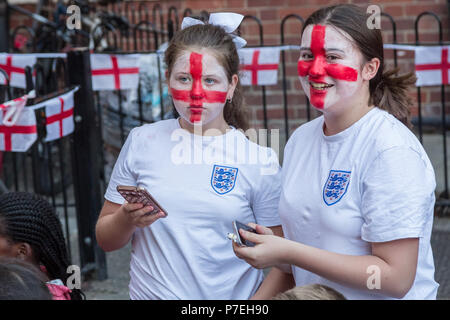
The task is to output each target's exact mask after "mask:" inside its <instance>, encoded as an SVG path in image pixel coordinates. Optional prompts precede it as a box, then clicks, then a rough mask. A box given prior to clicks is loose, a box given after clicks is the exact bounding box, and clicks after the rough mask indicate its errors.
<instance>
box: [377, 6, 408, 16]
mask: <svg viewBox="0 0 450 320" xmlns="http://www.w3.org/2000/svg"><path fill="white" fill-rule="evenodd" d="M381 8H382V12H385V13H387V14H389V15H391V16H392V17H394V19H395V17H401V16H403V15H404V14H405V5H397V4H395V5H389V4H385V5H381Z"/></svg>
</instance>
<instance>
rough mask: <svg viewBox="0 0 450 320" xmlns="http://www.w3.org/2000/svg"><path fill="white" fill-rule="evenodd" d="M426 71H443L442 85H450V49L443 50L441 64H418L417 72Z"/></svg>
mask: <svg viewBox="0 0 450 320" xmlns="http://www.w3.org/2000/svg"><path fill="white" fill-rule="evenodd" d="M425 70H441V71H442V84H449V82H448V71H449V70H450V63H449V62H448V49H447V48H446V49H442V54H441V63H440V64H439V63H437V64H417V65H416V71H425Z"/></svg>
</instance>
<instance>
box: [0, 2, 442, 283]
mask: <svg viewBox="0 0 450 320" xmlns="http://www.w3.org/2000/svg"><path fill="white" fill-rule="evenodd" d="M4 3H5V2H4V1H0V13H1V12H4V13H5V14H6V15H5V17H6V18H5V19H4V20H1V19H0V23H2V25H0V35H1V34H4V33H5V28H6V30H8V25H7V23H8V20H10V19H8V16H9V15H10V14H25V13H24V12H23V10H20V9H17V8H16V7H14V6H9V7H5V6H4ZM76 3H78V4H80V6H81V9H82V14H85V15H86V16H94V17H96V18H98V21H100V22H99V23H97V24H96V25H93V26H91V29H84V30H82V32H81V31H75V32H69V31H67V30H66V29H65V27H64V26H60V25H58V24H57V26H55V25H53V24H51V23H46V22H45V21H44V22H41V23H40V24H43V25H45V28H46V30H47V31H48V37H54V38H55V39H59V41H53V42H51V43H50V44H47V42H45V41H44V42H41V41H43V40H40V39H39V38H37V37H36V34H38V33H37V32H36V30H37V28H39V24H38V26H37V27H36V30H35V29H33V28H29V27H25V26H19V27H17V28H15V29H14V30H11V31H10V32H9V33H8V36H9V40H8V42H7V43H6V44H5V43H3V45H4V46H8V49H9V52H37V51H52V52H58V51H61V50H62V49H63V48H67V45H71V46H73V47H75V46H86V47H89V48H90V50H92V51H93V52H94V53H95V52H102V53H113V54H121V53H140V54H141V55H142V56H146V57H148V60H149V61H148V62H147V67H148V68H147V69H145V70H147V71H144V72H141V74H140V81H139V86H138V89H137V90H134V91H133V90H115V91H95V92H93V91H92V84H91V69H90V63H89V50H88V49H84V50H72V51H70V52H69V53H68V55H67V58H64V59H42V60H40V61H39V63H38V64H37V65H36V66H35V67H34V70H35V72H36V79H37V80H36V83H35V85H34V86H35V88H36V90H37V91H38V97H39V98H43V97H44V96H46V95H49V94H50V95H51V94H55V92H59V91H61V90H64V88H68V87H70V86H72V85H79V86H80V90H79V91H78V92H77V93H76V97H75V98H76V100H75V132H74V133H73V134H72V135H70V136H68V137H65V138H64V139H61V140H58V141H56V142H52V143H43V142H42V141H41V140H40V141H38V142H37V143H36V144H35V145H34V146H33V147H32V148H31V150H30V151H29V152H26V153H12V152H4V153H2V164H3V170H2V173H3V174H2V182H3V185H2V183H1V182H0V190H1V189H3V186H4V191H6V190H30V191H33V192H36V193H38V194H42V195H44V196H46V197H47V198H48V199H49V200H50V201H51V202H52V203H53V205H54V206H55V207H56V208H57V210H58V211H60V212H62V216H63V220H64V222H65V232H66V237H67V242H68V245H69V248H70V247H71V246H70V238H71V237H72V236H76V237H78V241H77V243H78V246H77V247H76V248H73V246H72V251H73V252H72V256H74V252H75V251H76V250H78V255H79V261H80V265H81V267H82V268H83V271H84V273H85V274H90V273H91V272H93V271H94V272H95V274H96V276H97V277H98V278H99V279H105V278H106V277H107V275H106V263H105V255H104V253H103V252H102V251H101V250H100V249H99V248H98V246H97V244H96V242H95V233H94V228H95V222H96V219H97V217H98V214H99V212H100V209H101V205H102V203H103V199H102V195H103V193H104V191H105V188H106V185H107V182H108V180H109V173H110V171H111V169H112V166H113V164H114V162H115V159H116V156H117V154H118V151H119V150H120V147H121V146H122V144H123V142H124V141H125V139H126V136H127V134H128V132H129V130H130V129H131V128H133V127H135V126H138V125H142V124H145V123H151V122H154V121H158V120H160V119H165V118H170V117H173V113H172V103H171V100H170V97H168V96H167V88H166V87H165V81H164V80H165V79H164V69H163V64H162V60H161V55H160V54H159V51H158V49H161V45H162V44H163V43H165V42H167V41H168V40H170V39H171V37H172V36H173V34H174V32H176V30H178V29H179V28H180V24H181V23H180V21H181V19H182V18H183V17H184V16H191V15H193V12H192V10H190V9H186V10H184V11H183V12H182V13H180V12H178V11H177V9H176V8H175V7H171V8H169V10H168V12H167V15H166V16H164V15H163V10H162V8H161V5H160V4H159V3H155V4H153V2H152V4H153V5H152V7H150V3H148V2H141V3H140V4H139V5H136V4H134V3H129V2H124V3H121V4H120V5H119V4H111V5H108V6H105V7H103V8H99V7H90V6H88V5H86V4H84V2H83V3H81V2H76ZM27 15H28V16H30V17H33V16H32V15H30V14H29V13H27ZM196 16H197V17H200V18H203V19H205V18H206V17H207V16H208V13H207V12H206V11H202V12H200V13H199V14H196ZM382 17H383V20H385V21H387V23H388V25H389V26H390V28H389V29H384V30H383V32H389V33H390V35H391V37H392V39H393V41H392V42H393V43H397V28H396V22H395V20H394V18H393V17H392V16H390V15H388V14H386V13H383V14H382ZM425 17H428V18H431V19H434V20H435V25H436V29H435V30H436V35H437V38H438V40H437V41H436V42H433V43H431V42H426V43H422V42H421V32H420V28H419V27H420V21H421V20H422V19H424V18H425ZM33 19H35V18H33ZM303 22H304V18H303V17H302V16H300V15H298V14H295V13H293V14H290V15H287V16H286V17H284V18H283V19H282V20H281V21H280V29H279V30H280V33H279V37H280V43H279V45H286V44H288V43H287V42H288V40H287V37H286V32H285V31H286V25H287V23H297V24H298V30H299V34H300V30H301V26H302V24H303ZM249 24H256V25H257V26H258V30H259V33H258V37H259V42H258V43H256V44H254V46H258V47H260V46H265V42H264V28H263V24H262V22H261V21H260V20H259V19H258V18H257V17H254V16H245V18H244V21H243V23H242V26H243V27H242V28H244V27H245V26H246V25H249ZM41 27H42V26H41ZM414 27H415V29H414V30H415V35H416V41H415V43H411V44H420V45H422V44H426V45H444V44H448V42H444V39H443V29H442V22H441V21H440V18H439V17H438V16H437V15H436V14H434V13H432V12H424V13H422V14H420V15H419V16H418V17H417V18H416V20H415V24H414ZM86 34H87V35H86ZM18 35H23V36H24V37H25V40H24V41H23V43H24V44H23V46H22V47H21V48H19V47H18V46H17V44H16V40H17V36H18ZM242 36H243V37H244V38H245V37H246V35H245V34H242ZM296 44H298V42H297V43H296ZM0 45H1V43H0ZM6 51H7V50H6ZM287 56H288V53H287V52H285V51H282V52H281V57H280V59H281V60H280V73H279V84H278V85H277V89H275V90H279V91H281V92H282V97H283V98H282V109H283V116H282V117H281V119H278V120H281V122H280V123H282V125H281V126H280V127H279V129H280V131H281V132H282V133H283V134H284V140H287V138H288V137H289V135H290V134H291V132H292V124H293V122H294V120H295V124H297V120H298V119H292V118H291V117H290V116H289V114H290V110H291V109H292V108H294V107H299V106H298V105H293V103H290V101H289V100H290V99H289V95H290V94H294V95H298V96H299V97H300V98H301V99H303V100H301V101H303V102H302V103H300V104H301V106H300V107H301V108H302V109H303V110H304V113H303V114H304V117H303V118H302V119H301V121H302V122H305V121H309V120H311V119H312V118H313V117H314V116H315V115H317V113H315V112H314V111H313V110H312V109H311V107H310V104H309V101H308V99H307V98H306V96H305V95H303V94H302V93H301V92H295V90H294V89H293V88H292V86H291V87H290V86H289V83H288V81H287V80H288V72H287V70H288V69H287V68H288V67H289V62H288V60H289V59H288V57H287ZM400 59H401V57H400V56H399V55H398V50H393V56H392V60H393V64H394V65H395V66H397V65H399V62H400ZM34 70H31V69H30V70H28V71H27V74H28V76H27V78H28V79H29V80H28V85H29V87H28V88H27V89H26V90H22V91H21V90H17V89H14V90H13V89H11V88H10V87H9V86H1V87H0V94H1V96H0V101H7V100H10V99H11V98H16V97H18V96H20V95H21V94H23V93H25V92H28V90H30V89H31V88H32V87H33V82H32V81H31V74H32V73H33V72H34ZM148 70H151V72H150V71H148ZM404 71H407V70H404ZM252 90H253V91H255V92H256V91H260V93H259V96H260V99H261V100H260V101H261V109H262V115H263V119H262V122H263V126H264V127H265V128H269V126H270V122H271V121H273V120H274V119H272V118H270V117H269V116H268V99H267V97H268V94H269V93H268V92H270V91H271V90H274V89H273V88H267V87H265V86H261V88H257V89H252ZM423 90H426V89H421V88H417V95H418V116H417V117H416V118H414V119H413V123H414V124H415V131H416V133H417V136H418V137H419V139H420V141H421V142H423V141H424V139H423V138H424V135H425V134H426V133H427V132H433V133H434V134H439V136H440V139H441V140H442V148H441V149H440V151H439V154H438V157H441V158H442V160H443V161H442V171H443V172H442V175H443V176H444V181H443V187H442V190H439V192H440V193H439V194H437V202H436V209H437V212H438V213H439V214H447V211H448V208H450V200H449V197H448V195H449V191H448V190H449V186H448V167H447V160H448V159H447V141H446V139H447V138H446V136H447V129H448V125H449V121H448V118H447V110H446V103H447V102H446V100H445V97H446V90H447V92H448V90H449V89H448V86H444V85H442V86H441V88H440V92H441V99H440V114H441V116H440V117H436V118H433V117H423V116H422V108H423V106H422V99H421V95H422V93H423ZM149 96H151V97H152V99H150V98H149ZM155 97H156V98H155ZM34 102H35V101H34ZM30 103H33V101H31V102H30ZM99 151H101V152H99ZM440 170H441V168H439V170H436V175H437V176H438V175H441V172H440ZM442 175H441V176H442ZM71 214H72V217H74V222H75V223H76V229H77V232H76V234H75V235H74V234H72V233H71V229H72V228H71V226H70V223H72V221H71V219H70V218H71ZM74 260H75V259H74Z"/></svg>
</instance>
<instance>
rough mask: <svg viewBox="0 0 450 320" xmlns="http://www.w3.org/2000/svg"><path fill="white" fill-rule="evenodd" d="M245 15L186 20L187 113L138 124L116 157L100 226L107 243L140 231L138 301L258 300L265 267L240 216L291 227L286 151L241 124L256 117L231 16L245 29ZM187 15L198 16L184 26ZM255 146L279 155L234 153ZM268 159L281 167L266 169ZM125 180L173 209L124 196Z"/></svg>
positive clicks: (176, 63) (170, 64) (173, 79)
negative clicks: (262, 157) (281, 154)
mask: <svg viewBox="0 0 450 320" xmlns="http://www.w3.org/2000/svg"><path fill="white" fill-rule="evenodd" d="M242 18H243V16H242V15H236V14H231V13H227V14H211V17H210V20H209V22H210V23H208V24H203V23H201V22H200V21H198V20H195V19H192V18H189V17H188V18H185V20H183V24H182V30H181V31H179V32H177V33H176V34H175V35H174V37H173V39H172V40H171V41H170V43H169V46H168V48H167V50H166V52H165V62H166V65H167V77H166V78H167V79H168V80H167V81H168V85H169V91H170V94H171V96H172V100H173V104H174V107H175V109H176V111H177V112H178V114H179V117H178V119H170V120H163V121H159V122H156V123H153V124H148V125H144V126H142V127H139V128H135V129H133V130H132V131H131V132H130V134H129V136H128V138H127V141H126V143H125V145H124V146H123V147H122V150H121V153H120V155H119V158H118V160H117V162H116V164H115V167H114V170H113V172H112V175H111V179H110V182H109V186H108V190H107V191H106V194H105V198H106V201H105V204H104V207H103V209H102V211H101V213H100V217H99V219H98V222H97V226H96V235H97V241H98V243H99V245H100V247H102V248H103V249H104V250H106V251H111V250H116V249H119V248H122V247H123V246H125V245H126V244H127V243H128V242H129V241H130V240H131V242H132V255H131V264H130V278H131V280H130V285H129V288H130V297H131V299H133V300H134V299H195V300H198V299H224V300H229V299H249V298H251V297H253V296H255V295H256V296H257V294H258V290H259V288H260V287H262V285H261V284H262V282H263V273H262V271H261V270H257V269H254V268H252V267H251V266H249V265H248V264H247V263H245V262H244V261H242V260H239V259H238V258H237V257H236V256H235V254H234V252H233V249H232V246H231V243H230V242H229V241H228V239H227V238H226V234H227V233H228V232H230V231H232V226H233V224H232V222H233V221H234V220H239V221H243V222H255V223H259V224H264V225H266V226H270V228H269V230H271V232H274V233H275V234H278V235H281V234H282V232H281V226H280V224H281V222H280V220H279V217H278V215H277V212H276V210H277V205H278V201H279V195H280V190H281V189H280V181H281V175H280V170H279V163H278V158H277V156H276V154H275V152H274V151H273V150H271V149H269V148H264V147H261V146H258V145H256V144H254V143H252V142H250V141H249V140H248V139H247V138H246V137H245V135H244V134H243V133H242V132H241V131H239V130H237V129H243V130H246V129H247V119H246V115H245V111H244V109H243V103H242V96H241V88H240V84H239V78H238V72H239V56H238V54H237V49H236V45H235V41H234V39H235V37H233V36H232V35H230V34H229V33H228V31H229V30H228V29H229V27H230V26H229V25H228V24H229V22H230V21H235V22H236V19H237V20H238V21H237V23H235V25H234V26H233V28H234V29H235V28H236V27H237V26H238V25H239V23H240V22H241V20H242ZM186 21H187V22H191V23H192V22H194V23H195V25H191V26H187V27H184V26H185V22H186ZM218 21H219V22H222V24H219V25H217V24H215V23H217V22H218ZM223 23H225V25H223ZM233 28H231V29H233ZM234 29H233V30H234ZM227 30H228V31H227ZM239 39H240V38H239ZM241 40H242V41H243V39H241ZM212 129H214V130H212ZM179 138H182V140H181V142H180V139H179ZM180 146H181V147H182V148H180ZM180 149H182V150H183V151H182V152H186V153H187V154H188V155H189V157H187V158H188V159H187V160H191V159H192V158H191V157H190V155H191V152H192V153H194V152H198V151H201V153H200V154H203V155H206V154H207V155H208V161H200V162H196V161H187V162H186V161H181V162H180V161H178V159H179V158H178V156H179V154H180V153H179V152H178V151H179V150H180ZM251 149H254V150H256V152H264V153H266V154H270V155H271V156H270V157H269V163H268V164H267V163H262V162H261V163H248V162H245V161H243V162H236V161H234V159H236V158H240V156H241V151H242V150H246V151H249V150H251ZM196 154H197V153H195V154H194V157H195V155H196ZM249 158H250V157H249ZM183 159H185V158H183ZM200 160H202V159H200ZM230 160H231V161H230ZM265 167H270V168H271V167H274V168H275V169H276V170H274V171H273V172H272V174H268V175H263V174H261V173H260V172H261V170H262V169H264V168H265ZM117 185H130V186H143V187H145V189H147V190H148V191H149V192H150V193H151V194H152V195H153V197H154V198H155V199H156V200H157V201H158V202H159V203H160V205H161V206H162V207H163V208H164V209H165V210H166V212H167V214H168V215H167V217H165V218H164V219H159V218H161V217H163V216H164V214H163V213H157V214H154V215H146V213H147V212H150V211H152V210H153V208H152V207H151V206H150V207H143V205H142V204H136V203H133V204H131V203H123V198H122V197H121V196H120V195H119V194H118V193H117V191H116V190H115V189H116V186H117Z"/></svg>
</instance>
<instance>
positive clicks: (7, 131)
mask: <svg viewBox="0 0 450 320" xmlns="http://www.w3.org/2000/svg"><path fill="white" fill-rule="evenodd" d="M5 113H6V111H3V116H4V115H5ZM36 132H37V130H36V125H31V126H16V125H14V126H11V127H7V126H3V125H0V133H3V136H4V137H3V139H4V147H5V151H11V150H12V142H11V137H12V134H14V133H23V134H31V133H36Z"/></svg>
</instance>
